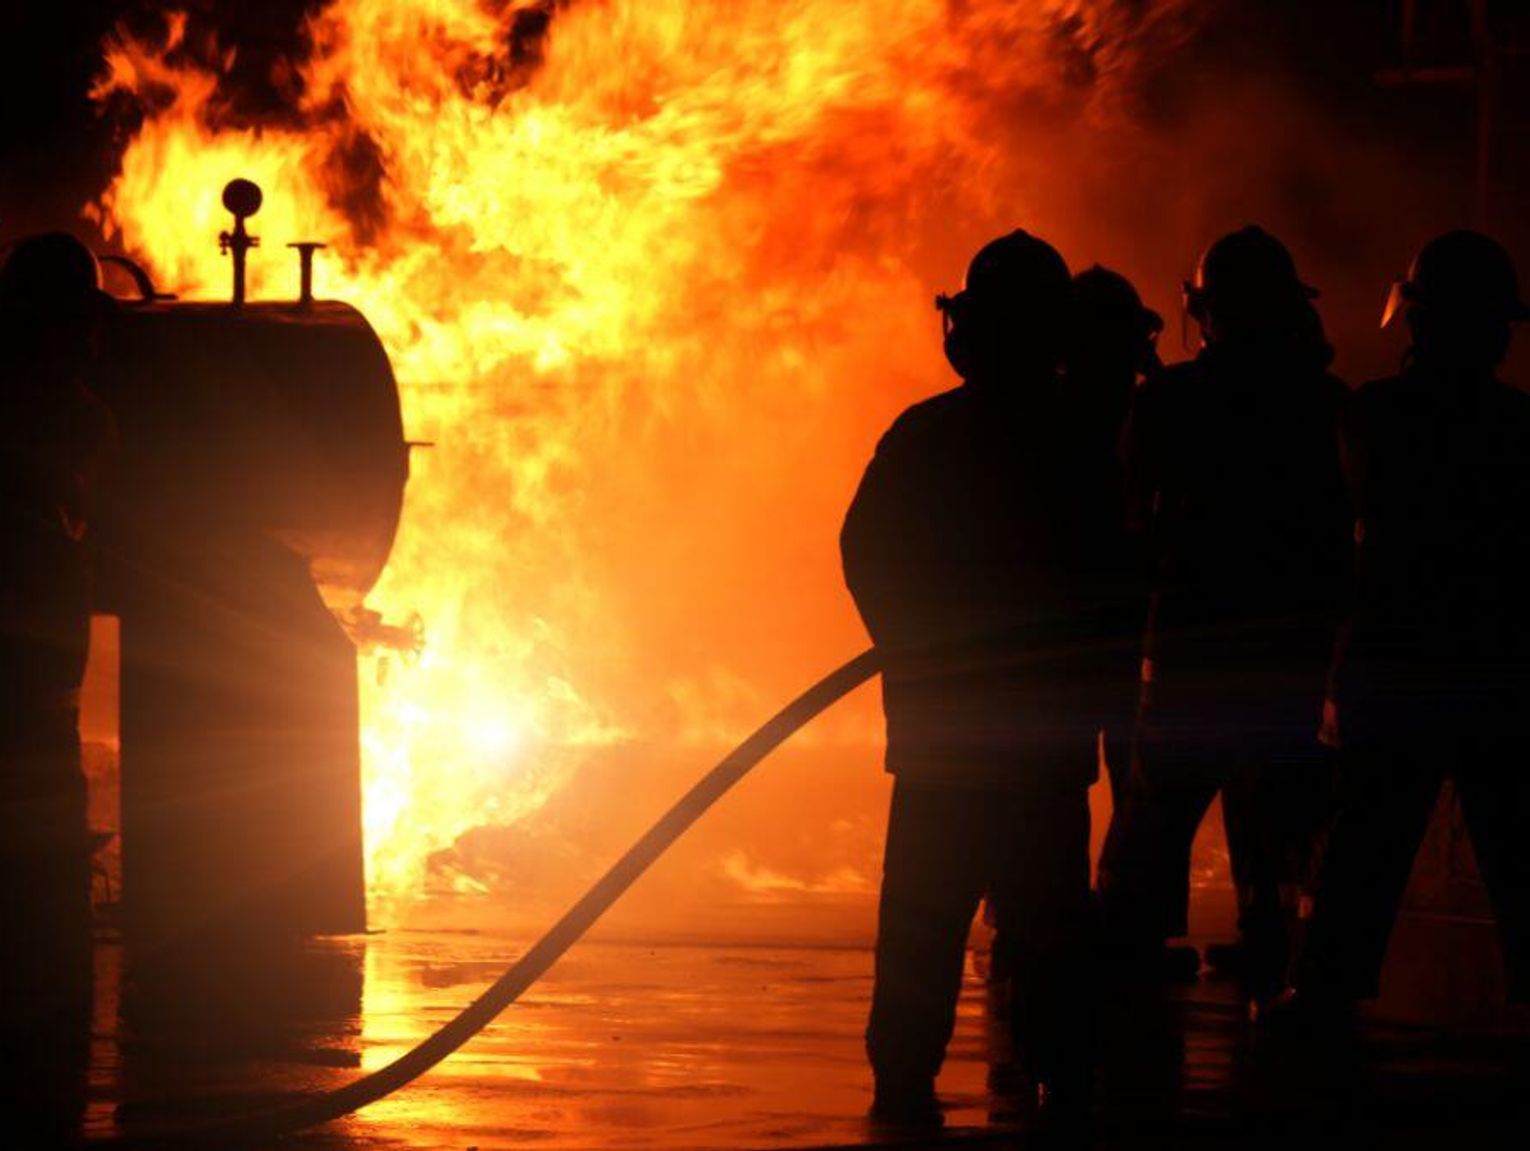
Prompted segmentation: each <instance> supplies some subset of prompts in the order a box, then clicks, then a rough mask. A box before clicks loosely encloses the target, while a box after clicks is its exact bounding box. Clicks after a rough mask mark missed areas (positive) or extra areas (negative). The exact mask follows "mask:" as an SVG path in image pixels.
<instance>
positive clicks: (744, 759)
mask: <svg viewBox="0 0 1530 1151" xmlns="http://www.w3.org/2000/svg"><path fill="white" fill-rule="evenodd" d="M878 670H879V665H878V661H877V653H876V652H875V650H872V651H866V652H862V653H861V654H860V655H858V656H857V657H856V658H855V659H853V660H851V661H850V662H849V663H847V664H845V665H844V666H843V667H841V668H839V669H838V670H836V671H833V672H830V673H829V674H828V675H826V676H824V678H823V679H821V680H819V681H818V682H817V683H815V684H814V685H813V686H812V687H810V688H808V689H807V690H806V691H805V692H803V693H802V694H801V695H799V696H798V697H797V698H796V699H794V700H792V702H791V703H789V704H787V705H786V706H785V707H784V708H782V709H781V710H780V711H778V712H777V713H776V714H775V715H774V716H772V717H771V718H770V719H769V720H767V721H766V722H765V724H764V725H763V726H761V727H760V728H759V729H758V730H757V731H756V732H755V733H754V734H753V735H751V736H750V737H749V738H748V739H746V740H744V742H743V743H741V744H739V745H738V746H737V747H736V748H734V749H733V751H732V752H730V753H729V754H728V756H727V757H726V758H725V759H723V760H722V761H721V762H720V763H718V764H717V766H716V767H714V768H712V770H711V771H709V772H708V773H707V774H706V775H704V776H703V777H702V778H701V780H700V781H699V782H697V783H696V785H695V786H694V787H692V788H691V789H690V791H688V792H686V793H685V795H683V796H682V797H681V798H680V799H679V800H678V801H677V802H676V803H675V805H674V806H673V807H671V808H670V809H669V810H668V811H667V812H665V813H664V816H663V817H662V818H661V819H660V820H659V821H658V822H657V823H655V824H654V825H653V826H652V827H650V828H649V829H648V830H647V831H646V832H645V833H644V834H643V836H642V838H641V839H639V840H638V841H637V842H636V843H634V844H633V845H632V846H631V847H630V848H628V849H627V853H626V854H625V855H623V856H622V857H621V858H620V859H619V860H617V861H616V863H614V864H613V865H612V866H611V868H610V869H609V870H608V871H607V872H606V873H605V874H604V875H603V876H601V877H600V879H599V880H597V881H596V883H595V885H594V886H593V887H591V888H590V889H589V891H587V892H585V894H584V896H583V897H582V898H581V899H580V900H579V902H578V903H576V904H574V906H573V907H571V908H569V909H568V911H567V912H565V913H564V915H563V918H562V919H560V920H558V922H557V923H555V924H554V925H553V926H552V928H551V929H550V930H549V931H548V932H547V934H546V935H544V936H542V938H541V939H539V940H537V942H536V943H535V944H533V945H532V947H531V949H530V950H529V951H527V952H526V954H524V955H523V956H521V958H520V959H518V960H517V961H516V962H515V963H514V964H512V965H511V966H510V968H509V969H508V970H507V971H506V972H505V973H504V974H503V975H501V976H500V977H499V978H498V979H496V980H495V981H494V982H493V983H492V984H491V985H490V986H489V987H488V988H487V989H486V990H484V991H483V992H482V993H481V994H480V995H479V996H478V998H477V999H475V1000H473V1002H471V1003H469V1004H468V1005H467V1006H466V1007H464V1008H463V1009H462V1010H461V1011H460V1012H459V1013H458V1014H457V1016H456V1017H455V1018H454V1019H452V1020H451V1021H449V1022H448V1023H447V1024H445V1026H443V1027H442V1028H441V1029H440V1030H439V1031H437V1032H436V1033H435V1034H433V1035H431V1036H429V1037H428V1038H426V1039H425V1040H424V1041H423V1042H421V1043H420V1044H419V1045H418V1046H416V1047H414V1048H413V1049H412V1050H410V1051H407V1052H405V1053H404V1054H403V1055H400V1056H399V1057H398V1058H397V1059H395V1060H394V1061H393V1062H392V1063H390V1064H388V1065H387V1066H386V1067H382V1068H379V1069H378V1070H376V1071H374V1072H372V1073H371V1074H370V1075H363V1076H362V1077H361V1078H360V1079H357V1080H355V1081H354V1082H352V1083H347V1084H345V1085H344V1086H342V1087H337V1088H335V1089H334V1090H333V1091H327V1092H325V1093H323V1094H322V1095H314V1096H311V1097H308V1098H304V1099H299V1100H297V1101H295V1102H292V1103H289V1104H286V1105H284V1106H281V1107H277V1108H273V1109H272V1110H270V1111H264V1112H257V1113H255V1114H251V1115H245V1116H241V1117H238V1118H235V1119H231V1120H225V1121H222V1122H219V1123H215V1124H207V1125H204V1126H200V1127H191V1128H184V1129H180V1130H175V1131H169V1132H164V1133H160V1134H150V1133H148V1132H145V1133H143V1134H131V1135H123V1136H117V1137H113V1138H108V1139H100V1140H88V1141H87V1142H86V1143H85V1146H86V1147H87V1148H103V1149H105V1148H111V1149H113V1151H125V1149H127V1148H144V1149H148V1148H162V1147H168V1146H200V1145H207V1144H211V1145H215V1146H218V1147H220V1148H222V1147H228V1146H230V1145H235V1144H238V1145H245V1144H249V1143H254V1142H260V1141H266V1140H272V1139H276V1138H278V1137H280V1136H282V1135H287V1134H290V1133H292V1132H295V1131H301V1130H302V1129H304V1128H306V1127H314V1126H317V1125H318V1124H320V1123H327V1122H329V1121H330V1120H332V1119H338V1118H340V1117H341V1116H342V1115H348V1114H350V1113H351V1112H353V1111H358V1110H360V1109H361V1108H363V1107H365V1106H367V1105H368V1104H369V1103H375V1102H376V1101H377V1100H379V1099H381V1098H383V1097H384V1096H385V1095H391V1094H392V1093H393V1092H395V1091H397V1090H398V1089H399V1088H401V1087H403V1086H405V1085H406V1084H408V1083H410V1082H412V1081H413V1080H415V1079H417V1078H419V1077H420V1076H421V1075H423V1074H424V1073H425V1072H427V1071H429V1070H430V1069H431V1068H432V1067H434V1066H435V1065H436V1064H437V1063H439V1062H441V1060H443V1059H445V1058H446V1057H447V1056H448V1055H450V1054H451V1053H452V1052H453V1051H456V1050H457V1049H458V1048H459V1047H461V1046H462V1045H463V1044H464V1043H466V1042H467V1041H468V1040H469V1039H471V1038H472V1037H473V1036H475V1035H477V1034H478V1033H479V1032H480V1031H482V1030H483V1029H484V1028H485V1027H487V1026H488V1025H489V1024H490V1023H492V1022H493V1021H494V1019H495V1018H496V1017H497V1016H498V1015H499V1014H500V1012H502V1011H503V1010H504V1009H505V1008H507V1007H509V1006H510V1004H512V1003H514V1002H515V1001H516V1000H517V999H519V998H520V997H521V995H522V994H523V993H524V992H525V991H526V989H527V988H529V987H530V986H531V985H532V984H534V983H535V982H536V981H537V980H538V979H540V978H541V977H542V976H543V975H545V974H546V973H547V970H548V968H550V967H552V965H553V964H554V963H556V962H557V961H558V960H559V959H560V958H562V956H563V954H564V953H565V952H566V951H568V949H569V948H570V947H572V946H573V945H574V944H575V943H577V942H578V941H579V939H580V938H581V937H582V936H583V935H584V933H585V932H586V931H588V930H589V929H590V928H591V927H592V926H594V924H595V921H596V920H598V919H599V918H600V917H601V916H602V915H604V914H605V913H606V911H607V910H609V909H610V907H611V905H612V904H613V903H615V902H616V901H617V900H618V899H619V898H621V896H622V894H623V893H624V892H626V890H627V889H628V888H629V887H631V886H632V885H633V884H634V883H635V882H636V881H637V880H638V879H639V877H641V876H642V874H643V873H644V872H645V871H647V870H648V868H649V867H650V866H651V865H652V864H653V863H654V861H655V860H657V859H658V858H659V857H660V856H661V855H663V854H664V853H665V851H667V850H668V849H669V847H670V845H672V844H673V843H674V842H675V840H677V839H679V838H680V836H681V835H683V834H684V833H685V831H686V830H687V829H688V828H689V827H690V826H691V825H692V824H693V823H695V822H696V821H697V820H698V819H700V818H701V817H702V816H703V815H705V814H706V812H707V810H708V809H709V808H710V807H711V806H712V805H713V804H714V803H716V802H717V801H718V800H719V799H721V798H722V796H723V795H724V794H725V793H726V792H727V791H728V790H729V789H730V788H731V787H732V786H733V785H734V784H735V783H737V782H738V781H739V780H741V779H742V778H743V777H744V776H745V775H746V774H748V772H749V770H750V769H751V768H752V767H754V765H755V764H757V763H759V762H760V760H762V759H764V758H765V757H766V756H767V755H769V754H770V753H771V752H772V751H774V750H775V749H776V748H777V747H779V746H780V745H781V744H782V743H784V742H786V740H787V739H789V738H791V736H792V735H793V734H795V733H796V732H797V731H798V730H799V729H801V728H802V727H803V726H805V725H806V724H807V723H808V722H809V721H810V720H812V719H813V718H814V717H815V716H817V715H818V714H819V713H820V712H821V711H823V710H824V709H825V708H827V707H829V706H830V705H831V704H833V703H835V702H836V701H838V700H839V699H841V698H843V697H844V696H846V695H848V694H849V693H850V692H851V691H853V690H854V689H855V688H857V687H859V686H860V685H861V684H863V683H865V682H866V681H867V680H869V679H870V678H871V677H872V676H874V675H875V674H876V673H877V671H878Z"/></svg>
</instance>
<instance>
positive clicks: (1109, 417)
mask: <svg viewBox="0 0 1530 1151" xmlns="http://www.w3.org/2000/svg"><path fill="white" fill-rule="evenodd" d="M1073 287H1074V320H1073V323H1072V325H1071V326H1070V333H1071V335H1070V339H1069V342H1068V349H1067V352H1066V354H1065V356H1064V376H1065V380H1066V385H1065V386H1066V391H1067V402H1068V406H1069V407H1070V409H1071V410H1072V414H1073V419H1072V422H1073V428H1074V431H1073V434H1074V436H1075V437H1076V439H1075V449H1074V450H1075V451H1077V452H1078V453H1079V457H1080V463H1081V464H1082V478H1083V482H1082V483H1081V484H1080V485H1079V486H1078V487H1077V488H1076V489H1075V495H1076V497H1077V500H1076V504H1075V513H1074V522H1075V525H1076V527H1077V529H1078V530H1079V532H1081V533H1082V534H1083V537H1084V538H1083V541H1082V542H1083V545H1084V547H1085V549H1086V554H1087V556H1088V558H1089V559H1090V561H1091V563H1090V567H1091V569H1092V577H1093V579H1094V580H1095V581H1096V582H1097V584H1098V587H1099V592H1100V596H1101V601H1102V602H1106V601H1109V602H1113V603H1114V604H1116V605H1117V612H1118V622H1117V626H1116V627H1115V628H1114V629H1113V634H1111V635H1110V636H1108V637H1107V638H1108V639H1109V642H1108V644H1106V645H1102V647H1101V649H1100V651H1099V655H1100V657H1101V658H1100V666H1099V671H1098V676H1099V685H1098V686H1099V688H1100V690H1101V692H1102V693H1103V695H1104V699H1103V700H1102V703H1101V710H1102V715H1103V727H1104V734H1105V765H1106V769H1107V772H1108V774H1109V778H1110V791H1111V797H1112V799H1113V800H1114V801H1115V803H1116V804H1117V805H1119V804H1120V803H1121V801H1122V795H1123V792H1122V788H1123V787H1124V786H1125V782H1126V777H1127V772H1128V768H1129V766H1130V758H1131V751H1130V747H1131V735H1132V728H1133V726H1134V724H1135V722H1136V714H1137V700H1138V695H1139V690H1138V678H1139V677H1138V671H1139V664H1140V660H1141V640H1142V626H1143V615H1144V611H1143V604H1142V596H1141V592H1140V589H1141V587H1142V584H1143V581H1144V579H1145V578H1146V577H1147V574H1148V573H1146V572H1144V570H1143V568H1144V565H1145V560H1146V557H1145V556H1144V555H1143V554H1142V553H1143V550H1144V549H1143V548H1142V546H1141V541H1140V537H1133V536H1132V535H1131V534H1129V533H1128V532H1127V530H1126V511H1125V501H1124V494H1125V493H1124V488H1125V482H1124V477H1123V475H1122V463H1121V453H1122V443H1121V440H1122V436H1123V434H1124V431H1125V425H1126V416H1127V412H1128V410H1129V409H1130V406H1131V402H1132V396H1133V394H1134V393H1135V392H1136V390H1137V387H1138V384H1139V383H1140V382H1142V381H1145V380H1148V379H1150V378H1151V377H1152V376H1154V375H1155V374H1156V373H1157V372H1158V371H1160V370H1161V369H1162V367H1163V365H1162V364H1161V363H1160V362H1159V359H1158V349H1157V341H1158V335H1159V333H1160V332H1162V331H1163V317H1161V316H1160V315H1159V314H1158V313H1157V312H1155V311H1153V310H1152V309H1151V308H1147V307H1144V306H1143V303H1142V298H1141V297H1140V296H1139V295H1138V294H1137V289H1136V288H1134V287H1133V286H1132V284H1131V281H1129V280H1128V279H1126V277H1125V276H1122V275H1121V274H1120V273H1118V272H1113V271H1110V270H1109V269H1107V268H1102V267H1100V266H1098V265H1096V266H1094V267H1092V268H1089V269H1087V270H1085V271H1083V272H1080V273H1079V274H1078V275H1077V276H1075V277H1074V279H1073Z"/></svg>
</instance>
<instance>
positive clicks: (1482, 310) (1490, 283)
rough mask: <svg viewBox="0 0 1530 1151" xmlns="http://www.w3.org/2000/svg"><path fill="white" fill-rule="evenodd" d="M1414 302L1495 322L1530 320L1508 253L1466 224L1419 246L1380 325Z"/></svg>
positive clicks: (1393, 294) (1383, 313) (1395, 284)
mask: <svg viewBox="0 0 1530 1151" xmlns="http://www.w3.org/2000/svg"><path fill="white" fill-rule="evenodd" d="M1410 304H1416V305H1419V306H1420V307H1426V308H1430V309H1434V310H1438V311H1441V312H1450V313H1455V314H1457V315H1467V316H1477V317H1480V318H1482V319H1484V320H1490V321H1493V322H1507V321H1520V320H1530V307H1527V306H1526V304H1525V302H1524V300H1523V299H1521V297H1520V294H1519V277H1518V275H1517V274H1516V273H1515V271H1514V261H1513V260H1512V259H1510V257H1509V253H1508V252H1507V251H1506V250H1505V249H1504V247H1503V245H1502V244H1500V243H1498V242H1497V241H1496V240H1493V239H1491V238H1489V237H1487V236H1484V235H1483V234H1482V233H1481V232H1473V231H1470V230H1469V229H1465V228H1462V229H1458V230H1456V231H1454V232H1446V233H1445V234H1444V235H1442V236H1436V237H1435V238H1434V239H1433V240H1430V241H1429V242H1428V243H1427V244H1425V245H1424V246H1423V248H1421V249H1420V250H1419V253H1418V255H1417V256H1415V257H1414V258H1413V266H1412V267H1411V268H1409V269H1408V275H1407V277H1406V278H1405V279H1402V280H1398V281H1396V282H1395V283H1393V285H1392V291H1391V293H1390V294H1389V295H1388V297H1387V305H1386V309H1385V311H1383V312H1382V316H1381V326H1382V327H1383V328H1385V327H1387V326H1389V325H1390V324H1391V323H1392V321H1393V320H1394V319H1396V318H1397V315H1398V313H1399V312H1401V311H1403V309H1404V308H1405V307H1407V306H1408V305H1410Z"/></svg>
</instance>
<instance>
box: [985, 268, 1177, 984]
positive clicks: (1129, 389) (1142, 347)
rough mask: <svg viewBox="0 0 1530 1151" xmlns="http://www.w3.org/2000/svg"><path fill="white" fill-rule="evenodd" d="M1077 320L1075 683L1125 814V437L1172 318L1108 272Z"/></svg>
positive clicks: (1000, 973) (1067, 352)
mask: <svg viewBox="0 0 1530 1151" xmlns="http://www.w3.org/2000/svg"><path fill="white" fill-rule="evenodd" d="M1072 312H1073V315H1072V319H1071V321H1070V322H1069V324H1068V328H1067V332H1068V336H1067V341H1066V344H1065V347H1064V351H1063V393H1062V403H1061V410H1060V413H1059V420H1058V425H1057V430H1056V435H1057V436H1058V437H1060V438H1066V439H1067V440H1068V441H1069V446H1068V449H1067V451H1068V453H1069V462H1070V463H1071V464H1073V465H1074V466H1073V467H1072V468H1071V469H1070V472H1071V474H1072V476H1073V479H1072V482H1071V484H1070V485H1069V486H1068V487H1067V488H1066V489H1065V490H1062V491H1059V492H1058V493H1057V495H1058V496H1059V497H1060V498H1062V499H1064V500H1066V501H1068V509H1069V510H1068V511H1067V512H1066V513H1065V520H1064V522H1065V523H1066V524H1068V525H1069V526H1070V528H1071V531H1072V533H1073V535H1074V540H1073V544H1072V547H1073V548H1074V549H1075V550H1074V551H1073V553H1072V554H1073V555H1074V557H1075V558H1074V561H1073V562H1074V563H1075V564H1076V569H1075V570H1076V574H1075V580H1076V585H1077V587H1076V590H1077V593H1078V594H1079V596H1080V599H1081V600H1082V599H1084V597H1087V603H1088V605H1089V608H1088V612H1089V617H1090V626H1089V629H1088V632H1089V634H1088V636H1087V638H1086V642H1082V643H1080V645H1079V647H1078V649H1077V650H1075V651H1074V652H1073V653H1071V654H1070V657H1069V672H1068V674H1069V675H1070V676H1071V678H1072V679H1073V681H1074V682H1076V683H1079V684H1081V685H1084V684H1087V685H1090V686H1091V687H1092V688H1093V689H1094V690H1095V691H1096V692H1097V693H1098V694H1097V699H1096V702H1095V704H1094V707H1095V709H1096V714H1097V715H1098V718H1099V724H1100V730H1101V733H1102V735H1103V740H1104V743H1103V746H1104V751H1105V767H1106V771H1107V773H1108V775H1109V779H1110V789H1111V794H1112V796H1114V797H1116V803H1117V804H1118V805H1119V803H1120V802H1121V800H1120V797H1119V795H1120V790H1121V788H1122V787H1123V786H1124V785H1125V780H1126V775H1127V770H1128V767H1129V765H1130V760H1131V735H1132V728H1133V725H1134V724H1135V722H1136V715H1137V697H1138V666H1139V663H1140V661H1141V647H1142V626H1143V616H1144V610H1145V595H1144V593H1143V590H1142V588H1143V585H1144V582H1145V573H1144V572H1143V570H1142V569H1143V565H1144V559H1145V557H1144V555H1143V554H1142V553H1143V549H1142V547H1141V546H1140V542H1139V540H1138V539H1137V538H1136V537H1134V536H1132V535H1131V534H1130V533H1128V532H1127V530H1126V519H1125V512H1124V506H1123V498H1122V497H1123V481H1122V474H1121V435H1122V432H1123V430H1124V427H1125V424H1126V413H1127V410H1128V408H1129V407H1130V404H1131V398H1132V393H1133V392H1134V391H1135V390H1136V388H1137V386H1138V384H1139V382H1140V381H1142V380H1143V379H1146V378H1147V377H1149V376H1150V375H1152V374H1153V373H1154V372H1156V371H1158V370H1159V369H1160V368H1161V367H1162V364H1161V363H1160V362H1159V360H1158V351H1157V340H1158V335H1159V333H1160V332H1161V331H1162V330H1163V318H1162V317H1161V316H1159V314H1158V313H1157V312H1155V311H1153V310H1152V309H1151V308H1148V307H1145V306H1144V305H1143V303H1142V297H1141V296H1139V295H1138V294H1137V289H1136V288H1134V287H1133V286H1132V284H1131V281H1130V280H1128V279H1127V278H1126V277H1125V276H1122V275H1121V274H1120V273H1118V272H1113V271H1111V270H1109V269H1108V268H1102V267H1100V266H1099V265H1095V266H1094V267H1092V268H1088V269H1086V270H1085V271H1082V272H1080V273H1079V274H1078V275H1076V276H1075V277H1074V278H1073V309H1072ZM991 910H992V909H990V918H991ZM1009 952H1010V941H1009V940H1008V939H1007V938H1006V936H1005V935H1004V934H1003V933H1002V932H999V933H996V934H995V936H994V938H993V944H992V952H991V954H992V961H991V965H990V968H989V978H990V981H991V982H995V983H1002V981H1003V980H1005V979H1007V978H1008V976H1009V972H1010V967H1011V962H1010V954H1009ZM999 998H1000V999H1002V996H1000V997H999Z"/></svg>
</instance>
